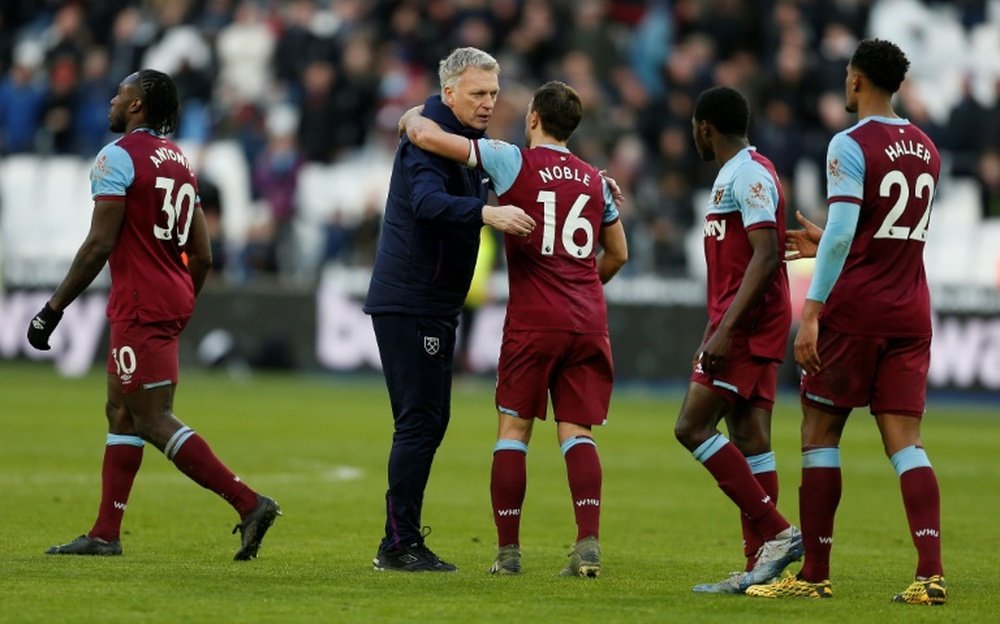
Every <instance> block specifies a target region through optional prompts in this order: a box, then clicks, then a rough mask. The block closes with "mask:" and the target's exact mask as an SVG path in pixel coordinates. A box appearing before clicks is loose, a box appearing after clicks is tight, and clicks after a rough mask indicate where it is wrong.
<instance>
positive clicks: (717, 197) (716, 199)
mask: <svg viewBox="0 0 1000 624" xmlns="http://www.w3.org/2000/svg"><path fill="white" fill-rule="evenodd" d="M725 194H726V187H724V186H720V187H718V188H716V189H715V192H714V193H712V205H713V206H718V205H719V204H721V203H722V196H723V195H725Z"/></svg>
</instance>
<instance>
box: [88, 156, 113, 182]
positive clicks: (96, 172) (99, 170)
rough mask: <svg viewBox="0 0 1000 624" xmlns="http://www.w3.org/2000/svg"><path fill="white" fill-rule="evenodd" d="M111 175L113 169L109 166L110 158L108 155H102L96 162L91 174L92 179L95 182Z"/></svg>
mask: <svg viewBox="0 0 1000 624" xmlns="http://www.w3.org/2000/svg"><path fill="white" fill-rule="evenodd" d="M109 173H111V167H110V166H108V157H107V155H106V154H100V155H99V156H98V157H97V160H95V161H94V168H93V169H92V170H91V172H90V177H91V179H93V180H101V179H104V178H105V177H107V175H108V174H109Z"/></svg>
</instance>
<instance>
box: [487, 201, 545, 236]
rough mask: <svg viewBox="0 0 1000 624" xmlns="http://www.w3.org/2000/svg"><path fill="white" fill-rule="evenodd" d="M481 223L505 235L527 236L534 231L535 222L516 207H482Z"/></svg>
mask: <svg viewBox="0 0 1000 624" xmlns="http://www.w3.org/2000/svg"><path fill="white" fill-rule="evenodd" d="M483 223H485V224H486V225H488V226H490V227H492V228H493V229H495V230H499V231H501V232H503V233H505V234H513V235H514V236H527V235H528V234H531V233H532V232H533V231H534V230H535V220H534V219H532V218H531V217H529V216H528V213H526V212H525V211H523V210H521V209H520V208H518V207H517V206H512V205H510V204H505V205H503V206H483Z"/></svg>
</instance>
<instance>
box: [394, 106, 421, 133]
mask: <svg viewBox="0 0 1000 624" xmlns="http://www.w3.org/2000/svg"><path fill="white" fill-rule="evenodd" d="M422 112H424V105H423V104H420V105H417V106H414V107H413V108H411V109H409V110H407V111H406V112H405V113H403V116H402V117H400V118H399V123H398V124H397V125H396V131H397V132H398V133H399V136H400V137H401V138H402V136H403V135H404V134H406V126H407V124H409V121H410V120H411V119H413V117H414V116H415V115H419V114H420V113H422Z"/></svg>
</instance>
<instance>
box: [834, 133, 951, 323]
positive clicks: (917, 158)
mask: <svg viewBox="0 0 1000 624" xmlns="http://www.w3.org/2000/svg"><path fill="white" fill-rule="evenodd" d="M940 171H941V157H940V156H939V155H938V151H937V148H936V147H935V146H934V143H932V142H931V140H930V139H929V138H928V137H927V135H926V134H924V133H923V132H922V131H921V130H920V129H919V128H917V127H916V126H914V125H913V124H911V123H910V122H909V121H907V120H905V119H898V118H888V117H866V118H865V119H862V120H861V121H860V122H858V123H857V124H855V125H854V126H852V127H851V128H848V129H846V130H844V131H842V132H840V133H839V134H837V135H836V136H834V138H833V140H832V141H830V147H829V149H828V152H827V161H826V179H827V203H828V204H832V203H834V202H851V203H855V204H858V205H859V206H860V207H861V208H860V216H859V218H858V226H857V229H856V230H855V233H854V240H853V242H852V244H851V249H850V252H849V253H848V255H847V260H846V262H845V263H844V268H843V270H842V271H841V273H840V277H839V278H838V279H837V282H836V283H835V284H834V286H833V289H832V290H831V291H830V296H829V297H828V298H827V301H826V305H825V306H824V308H823V313H822V320H823V325H824V326H825V327H829V328H831V329H833V330H835V331H839V332H842V333H849V334H857V335H865V336H900V337H903V336H930V335H931V310H930V292H929V290H928V287H927V276H926V274H925V273H924V244H925V241H926V240H927V229H928V226H929V225H930V217H931V202H932V201H933V200H934V193H935V190H936V189H937V181H938V174H939V173H940Z"/></svg>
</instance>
